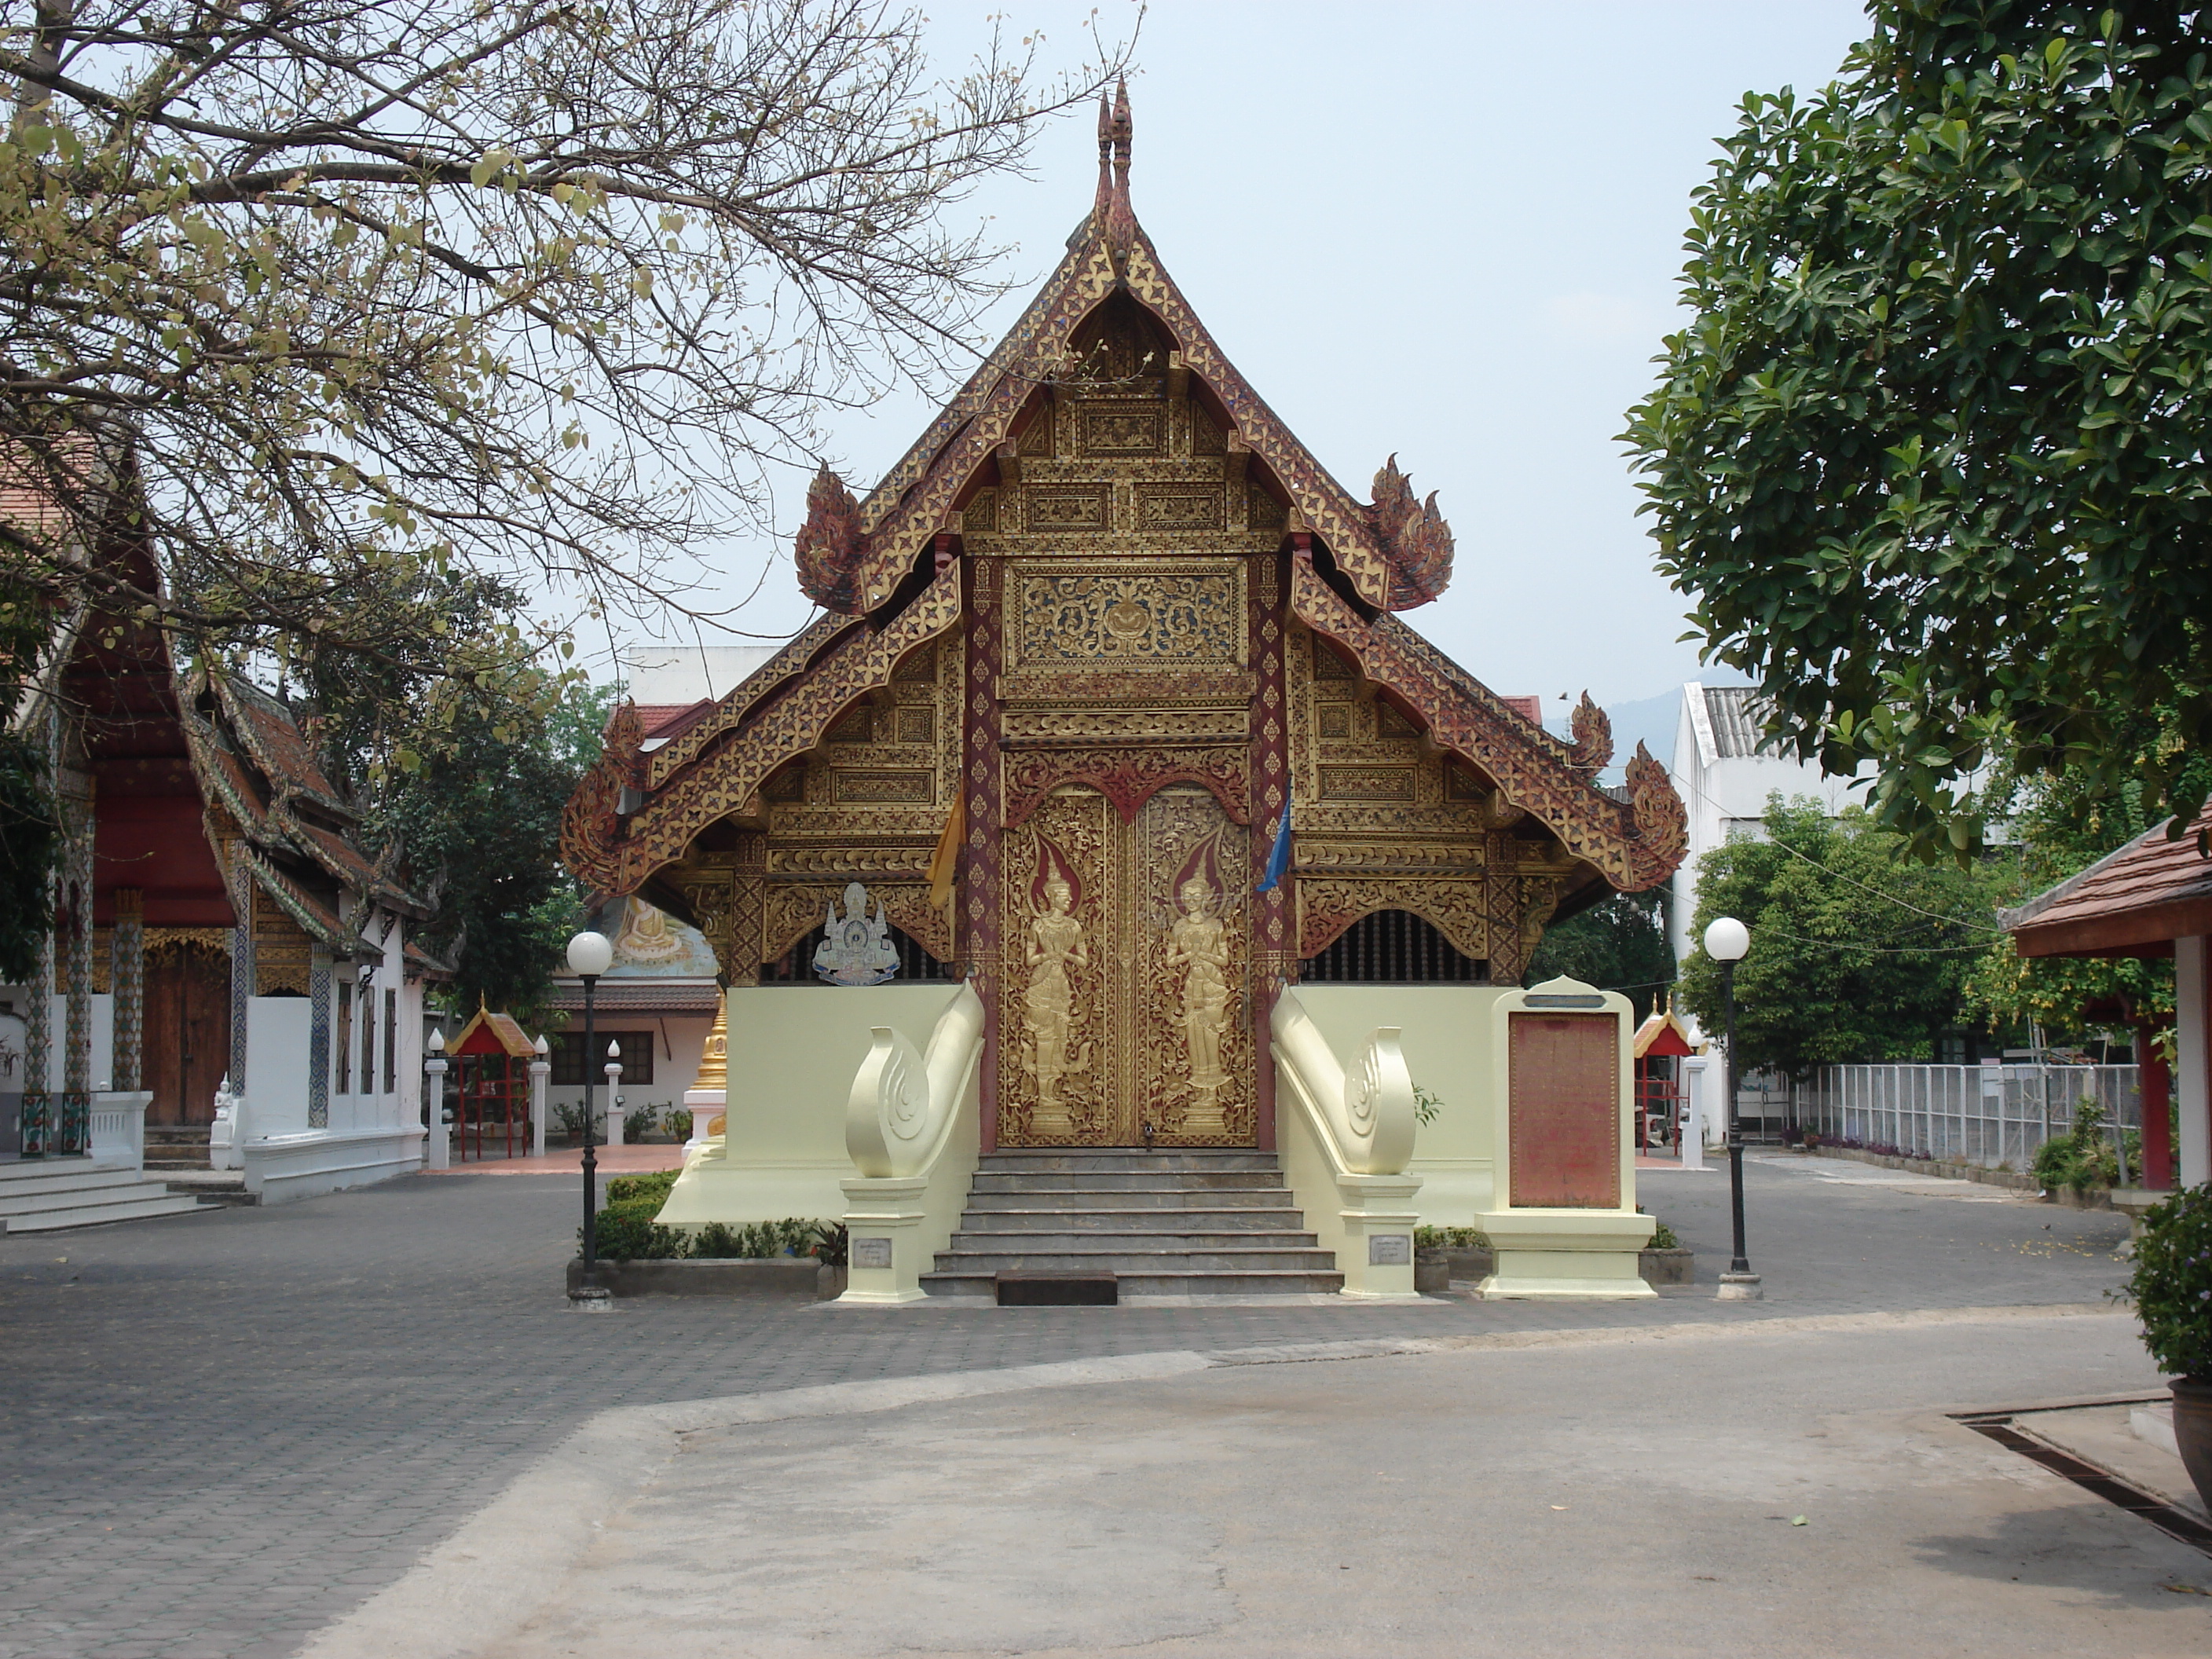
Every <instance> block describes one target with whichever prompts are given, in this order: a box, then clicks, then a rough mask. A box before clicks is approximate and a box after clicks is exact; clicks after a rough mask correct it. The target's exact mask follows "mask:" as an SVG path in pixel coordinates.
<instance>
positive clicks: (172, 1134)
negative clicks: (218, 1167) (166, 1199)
mask: <svg viewBox="0 0 2212 1659" xmlns="http://www.w3.org/2000/svg"><path fill="white" fill-rule="evenodd" d="M146 1167H147V1168H148V1169H149V1170H204V1169H206V1168H207V1167H208V1126H207V1125H206V1124H204V1123H149V1124H148V1125H147V1126H146Z"/></svg>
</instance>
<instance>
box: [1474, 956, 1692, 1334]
mask: <svg viewBox="0 0 2212 1659" xmlns="http://www.w3.org/2000/svg"><path fill="white" fill-rule="evenodd" d="M1491 1018H1492V1020H1493V1021H1494V1022H1495V1036H1496V1039H1497V1041H1496V1044H1495V1047H1494V1049H1493V1052H1494V1054H1495V1055H1496V1060H1495V1062H1494V1064H1495V1068H1496V1069H1495V1074H1494V1086H1493V1088H1492V1103H1493V1105H1492V1109H1493V1110H1494V1111H1495V1112H1496V1113H1497V1115H1498V1126H1497V1140H1496V1146H1497V1152H1498V1159H1497V1166H1496V1170H1497V1194H1498V1196H1497V1200H1496V1207H1495V1208H1493V1209H1491V1210H1486V1211H1484V1212H1481V1213H1480V1214H1478V1215H1477V1216H1476V1217H1475V1218H1474V1219H1475V1225H1477V1226H1479V1227H1480V1228H1481V1229H1482V1230H1483V1231H1485V1232H1486V1233H1487V1234H1489V1236H1490V1242H1491V1245H1492V1249H1494V1250H1495V1251H1496V1253H1497V1268H1496V1271H1494V1272H1493V1273H1491V1275H1490V1276H1489V1277H1488V1278H1486V1279H1484V1280H1483V1281H1482V1285H1481V1287H1480V1288H1481V1291H1482V1294H1483V1295H1484V1296H1486V1297H1576V1298H1589V1297H1648V1296H1652V1295H1656V1291H1653V1290H1652V1288H1651V1287H1650V1285H1647V1284H1646V1283H1644V1279H1643V1276H1642V1274H1641V1273H1639V1272H1638V1252H1639V1251H1641V1250H1642V1249H1643V1248H1644V1246H1645V1245H1646V1244H1648V1243H1650V1242H1651V1235H1652V1233H1653V1232H1654V1231H1656V1228H1657V1225H1658V1224H1657V1223H1656V1222H1655V1221H1654V1220H1653V1219H1652V1218H1650V1216H1647V1215H1639V1214H1638V1213H1637V1210H1636V1139H1635V1132H1634V1116H1633V1111H1632V1103H1631V1100H1630V1096H1629V1078H1630V1074H1631V1073H1630V1066H1629V1018H1630V1012H1629V1003H1628V999H1627V998H1626V997H1625V996H1622V995H1621V994H1620V993H1619V992H1617V991H1613V992H1605V991H1599V990H1597V989H1596V988H1595V987H1591V986H1588V985H1584V984H1582V983H1580V982H1579V981H1575V980H1570V979H1555V980H1551V981H1547V982H1546V983H1545V984H1542V985H1540V986H1538V987H1535V988H1534V990H1529V991H1515V992H1510V993H1509V994H1506V995H1504V996H1503V997H1500V998H1499V999H1498V1000H1497V1002H1496V1003H1495V1004H1493V1005H1492V1011H1491Z"/></svg>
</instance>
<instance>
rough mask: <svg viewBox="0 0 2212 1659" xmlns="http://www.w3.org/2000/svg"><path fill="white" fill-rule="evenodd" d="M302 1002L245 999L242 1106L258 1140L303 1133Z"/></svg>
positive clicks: (304, 1034)
mask: <svg viewBox="0 0 2212 1659" xmlns="http://www.w3.org/2000/svg"><path fill="white" fill-rule="evenodd" d="M310 1006H311V1005H310V1004H309V1002H308V1000H307V998H306V997H249V998H248V999H247V1000H246V1109H247V1111H248V1112H249V1113H250V1114H251V1121H252V1133H254V1134H256V1135H276V1134H292V1133H298V1132H300V1131H302V1130H305V1129H306V1128H307V1012H308V1009H309V1007H310Z"/></svg>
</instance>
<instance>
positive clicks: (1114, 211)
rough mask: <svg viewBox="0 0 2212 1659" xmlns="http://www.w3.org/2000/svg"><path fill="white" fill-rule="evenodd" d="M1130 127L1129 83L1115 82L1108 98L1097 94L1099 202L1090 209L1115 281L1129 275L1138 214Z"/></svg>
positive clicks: (1131, 127)
mask: <svg viewBox="0 0 2212 1659" xmlns="http://www.w3.org/2000/svg"><path fill="white" fill-rule="evenodd" d="M1133 131H1134V124H1133V122H1132V121H1131V120H1130V118H1129V83H1128V82H1127V81H1120V82H1115V87H1114V95H1113V96H1112V97H1111V98H1110V99H1109V97H1108V96H1107V95H1106V94H1104V93H1103V92H1102V93H1100V94H1098V204H1097V208H1096V209H1095V210H1093V212H1094V216H1095V217H1096V220H1097V228H1098V233H1099V234H1100V235H1101V236H1102V237H1103V238H1104V240H1105V243H1106V257H1107V258H1108V259H1109V260H1110V261H1111V262H1112V264H1113V266H1114V276H1115V281H1117V282H1126V281H1127V278H1128V265H1129V250H1130V249H1131V248H1132V247H1133V246H1135V245H1136V240H1137V216H1136V213H1135V212H1134V211H1133V210H1132V209H1131V208H1130V206H1129V149H1130V139H1131V137H1132V135H1133Z"/></svg>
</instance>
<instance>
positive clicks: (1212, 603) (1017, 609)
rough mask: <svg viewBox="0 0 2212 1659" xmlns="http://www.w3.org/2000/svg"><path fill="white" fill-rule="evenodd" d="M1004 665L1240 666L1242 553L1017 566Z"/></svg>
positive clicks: (1017, 669) (1032, 667)
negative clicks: (1156, 561)
mask: <svg viewBox="0 0 2212 1659" xmlns="http://www.w3.org/2000/svg"><path fill="white" fill-rule="evenodd" d="M1012 578H1013V579H1012V582H1011V584H1010V586H1011V588H1012V592H1011V595H1010V598H1011V600H1012V604H1011V606H1010V609H1011V611H1012V617H1011V619H1010V620H1011V621H1012V628H1011V629H1010V630H1009V631H1010V633H1011V634H1012V639H1011V640H1010V641H1008V643H1009V646H1010V647H1011V648H1010V650H1009V652H1008V657H1009V660H1008V663H1007V667H1008V668H1009V669H1010V670H1011V671H1014V672H1017V673H1018V672H1020V671H1023V670H1024V669H1027V670H1031V671H1035V670H1040V669H1042V670H1054V669H1097V668H1101V667H1116V668H1134V669H1188V668H1198V667H1220V668H1241V667H1243V665H1244V628H1245V617H1244V565H1243V561H1241V560H1228V559H1223V560H1209V561H1206V562H1205V563H1203V564H1190V565H1181V566H1166V567H1159V568H1150V569H1142V570H1119V571H1091V572H1085V573H1082V574H1060V573H1059V572H1056V571H1053V570H1051V569H1049V568H1034V567H1031V568H1024V567H1020V566H1017V567H1016V568H1015V569H1014V571H1013V573H1012Z"/></svg>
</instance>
